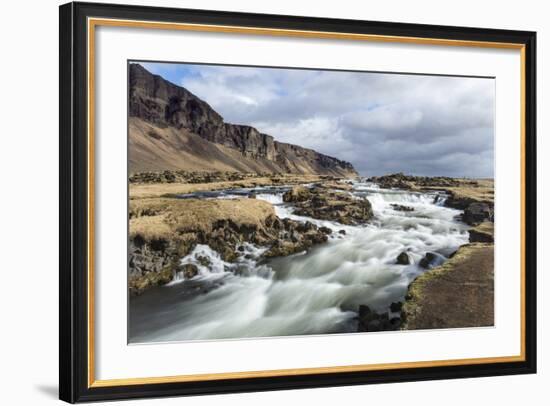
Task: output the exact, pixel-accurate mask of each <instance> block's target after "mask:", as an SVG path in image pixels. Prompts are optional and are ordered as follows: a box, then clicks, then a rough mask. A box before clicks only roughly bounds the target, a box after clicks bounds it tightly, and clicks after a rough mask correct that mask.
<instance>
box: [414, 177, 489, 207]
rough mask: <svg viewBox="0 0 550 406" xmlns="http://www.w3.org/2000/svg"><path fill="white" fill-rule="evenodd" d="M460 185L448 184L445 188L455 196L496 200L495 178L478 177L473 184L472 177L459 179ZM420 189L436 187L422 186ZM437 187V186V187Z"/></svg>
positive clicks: (484, 200) (477, 199) (479, 200)
mask: <svg viewBox="0 0 550 406" xmlns="http://www.w3.org/2000/svg"><path fill="white" fill-rule="evenodd" d="M457 180H458V181H459V182H460V186H446V187H445V188H444V189H445V190H447V191H449V192H452V193H453V195H454V196H455V198H466V199H472V200H475V201H478V202H486V203H493V204H494V201H495V194H494V190H495V186H494V184H495V182H494V180H493V179H476V180H475V182H476V183H477V184H471V182H472V180H471V179H457ZM419 189H434V188H432V187H420V188H419ZM435 189H437V188H435Z"/></svg>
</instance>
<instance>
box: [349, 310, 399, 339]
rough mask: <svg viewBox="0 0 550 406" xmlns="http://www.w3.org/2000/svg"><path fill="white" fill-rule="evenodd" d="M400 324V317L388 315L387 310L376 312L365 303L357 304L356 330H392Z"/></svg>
mask: <svg viewBox="0 0 550 406" xmlns="http://www.w3.org/2000/svg"><path fill="white" fill-rule="evenodd" d="M392 304H393V303H392ZM400 326H401V319H400V317H393V316H392V317H390V314H389V313H387V312H385V313H376V312H374V311H373V310H371V309H370V307H369V306H367V305H360V306H359V311H358V315H357V331H358V332H374V331H394V330H399V327H400Z"/></svg>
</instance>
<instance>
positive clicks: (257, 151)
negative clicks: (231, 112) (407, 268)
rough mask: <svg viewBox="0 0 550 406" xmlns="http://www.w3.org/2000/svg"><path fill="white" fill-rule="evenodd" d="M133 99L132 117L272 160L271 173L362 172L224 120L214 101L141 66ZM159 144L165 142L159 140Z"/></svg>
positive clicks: (134, 69)
mask: <svg viewBox="0 0 550 406" xmlns="http://www.w3.org/2000/svg"><path fill="white" fill-rule="evenodd" d="M129 97H130V103H129V114H130V117H135V118H138V119H140V120H143V121H145V122H147V123H149V124H150V125H153V126H155V127H158V128H160V129H163V128H168V127H170V128H174V129H176V130H181V131H185V132H186V133H192V134H196V135H198V136H200V137H201V138H202V139H203V140H205V141H208V142H211V143H214V144H217V145H222V146H224V147H227V148H230V149H232V150H237V151H239V152H240V153H241V154H242V155H243V157H244V158H247V159H252V160H261V161H262V162H267V163H268V165H264V166H267V169H268V170H267V171H269V172H282V173H285V172H286V173H318V174H333V175H341V176H354V175H356V174H357V173H356V172H355V169H354V168H353V166H352V165H351V164H350V163H348V162H345V161H341V160H339V159H336V158H333V157H330V156H327V155H323V154H320V153H318V152H316V151H314V150H311V149H308V148H303V147H300V146H297V145H292V144H287V143H282V142H278V141H275V140H274V138H273V137H272V136H270V135H267V134H263V133H260V132H259V131H258V130H257V129H256V128H254V127H250V126H246V125H235V124H229V123H226V122H224V120H223V117H222V116H220V115H219V114H218V113H217V112H216V111H215V110H214V109H213V108H212V107H210V105H208V103H206V102H204V101H203V100H201V99H199V98H198V97H197V96H195V95H194V94H192V93H191V92H189V91H188V90H187V89H185V88H183V87H180V86H176V85H175V84H173V83H170V82H168V81H166V80H164V79H163V78H162V77H160V76H158V75H153V74H151V73H150V72H149V71H147V70H146V69H145V68H143V67H142V66H141V65H139V64H131V65H130V95H129ZM130 137H132V131H130ZM159 142H162V140H160V139H159ZM130 145H132V143H130ZM131 153H132V150H130V154H131Z"/></svg>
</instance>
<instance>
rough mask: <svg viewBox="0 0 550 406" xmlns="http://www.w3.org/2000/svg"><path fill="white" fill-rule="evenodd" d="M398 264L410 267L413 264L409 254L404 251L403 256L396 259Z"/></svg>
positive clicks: (400, 255)
mask: <svg viewBox="0 0 550 406" xmlns="http://www.w3.org/2000/svg"><path fill="white" fill-rule="evenodd" d="M396 263H397V264H399V265H409V264H410V263H411V259H410V258H409V254H407V253H406V252H405V251H403V252H402V253H401V254H399V255H398V256H397V258H396Z"/></svg>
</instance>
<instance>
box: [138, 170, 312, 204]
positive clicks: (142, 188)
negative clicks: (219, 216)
mask: <svg viewBox="0 0 550 406" xmlns="http://www.w3.org/2000/svg"><path fill="white" fill-rule="evenodd" d="M277 179H281V181H280V182H276V183H275V182H274V178H271V177H258V178H251V179H243V180H235V181H225V182H211V183H152V184H130V199H141V198H147V197H160V196H163V195H167V194H170V195H177V194H185V193H193V192H205V191H209V190H220V189H230V188H239V187H255V186H273V185H280V184H296V183H311V182H316V181H319V180H320V179H321V177H320V176H319V175H281V176H280V177H278V178H277Z"/></svg>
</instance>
